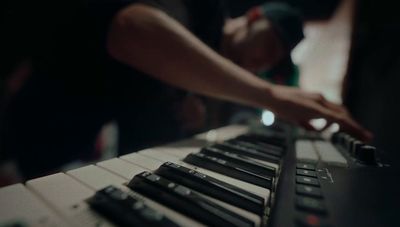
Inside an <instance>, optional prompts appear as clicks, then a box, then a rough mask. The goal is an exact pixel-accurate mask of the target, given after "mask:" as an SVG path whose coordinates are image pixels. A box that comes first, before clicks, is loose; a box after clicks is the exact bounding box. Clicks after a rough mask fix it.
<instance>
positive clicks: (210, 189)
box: [156, 162, 265, 214]
mask: <svg viewBox="0 0 400 227" xmlns="http://www.w3.org/2000/svg"><path fill="white" fill-rule="evenodd" d="M156 173H157V174H158V175H160V176H162V177H165V178H167V179H169V180H171V181H174V182H176V183H178V184H181V185H184V186H186V187H189V188H191V189H194V190H196V191H198V192H201V193H203V194H205V195H209V196H212V197H215V198H217V199H219V200H221V201H224V202H227V203H230V204H233V205H235V206H238V207H240V208H243V209H245V210H248V211H251V212H254V213H257V214H263V211H264V204H265V200H264V199H263V198H262V197H260V196H258V195H254V194H252V193H250V192H248V191H245V190H243V189H241V188H238V187H236V186H234V185H231V184H228V183H225V182H223V181H220V180H218V179H215V178H213V177H210V176H207V175H205V174H202V173H199V172H197V171H195V170H192V169H189V168H186V167H183V166H180V165H177V164H174V163H171V162H166V163H164V164H163V165H162V166H160V168H158V169H157V171H156Z"/></svg>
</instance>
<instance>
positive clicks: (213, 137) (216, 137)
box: [195, 125, 249, 142]
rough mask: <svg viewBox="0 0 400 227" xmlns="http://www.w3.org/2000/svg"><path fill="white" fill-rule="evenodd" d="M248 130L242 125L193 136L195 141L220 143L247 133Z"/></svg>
mask: <svg viewBox="0 0 400 227" xmlns="http://www.w3.org/2000/svg"><path fill="white" fill-rule="evenodd" d="M248 131H249V128H248V127H246V126H243V125H229V126H225V127H222V128H218V130H210V131H207V132H204V133H201V134H198V135H196V136H195V138H196V139H199V140H203V141H209V142H220V141H224V140H228V139H232V138H234V137H236V136H238V135H242V134H244V133H247V132H248Z"/></svg>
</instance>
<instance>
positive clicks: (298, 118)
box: [271, 85, 372, 141]
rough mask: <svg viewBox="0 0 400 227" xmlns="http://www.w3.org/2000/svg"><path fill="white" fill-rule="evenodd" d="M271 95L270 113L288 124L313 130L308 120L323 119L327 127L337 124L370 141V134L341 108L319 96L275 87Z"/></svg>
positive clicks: (342, 128)
mask: <svg viewBox="0 0 400 227" xmlns="http://www.w3.org/2000/svg"><path fill="white" fill-rule="evenodd" d="M271 95H272V100H273V104H272V111H274V112H275V113H276V114H278V115H279V117H281V118H283V119H285V120H287V121H289V122H292V123H295V124H298V125H301V126H303V127H304V128H306V129H310V130H315V129H314V127H313V126H312V125H311V124H310V123H309V122H310V120H312V119H316V118H324V119H326V121H327V122H328V123H327V126H329V125H331V124H332V123H338V124H339V125H340V129H341V130H343V131H346V132H348V133H350V134H352V135H354V136H355V137H357V138H359V139H361V140H364V141H369V140H371V139H372V134H371V133H370V132H369V131H368V130H366V129H365V128H363V127H362V126H360V125H359V124H358V123H357V122H355V121H354V120H353V119H352V117H351V116H350V114H349V112H348V111H347V110H346V109H345V108H344V107H343V106H341V105H337V104H334V103H332V102H329V101H327V100H326V99H325V98H324V97H323V96H322V95H321V94H318V93H311V92H306V91H302V90H300V89H298V88H291V87H285V86H278V85H276V86H274V87H273V88H272V89H271ZM327 126H326V127H327ZM326 127H325V128H326Z"/></svg>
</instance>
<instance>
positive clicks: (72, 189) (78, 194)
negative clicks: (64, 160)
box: [26, 173, 114, 227]
mask: <svg viewBox="0 0 400 227" xmlns="http://www.w3.org/2000/svg"><path fill="white" fill-rule="evenodd" d="M26 186H27V187H28V188H29V189H30V190H32V191H34V192H35V193H36V194H38V195H39V196H40V198H41V199H42V200H44V201H45V202H46V203H48V204H49V206H51V207H52V208H53V209H55V210H56V211H57V212H58V213H60V214H61V215H62V216H63V217H65V218H66V219H67V220H68V222H70V223H73V224H74V226H93V227H99V226H101V227H104V226H114V225H112V224H111V223H109V222H108V221H106V220H105V219H104V218H102V217H100V216H99V215H98V214H96V213H95V212H93V211H92V210H90V208H89V206H88V204H87V203H86V202H85V201H84V200H85V199H88V198H89V197H91V196H92V195H93V194H94V191H93V190H91V189H90V188H88V187H87V186H85V185H83V184H82V183H80V182H78V181H77V180H75V179H73V178H72V177H70V176H68V175H66V174H63V173H57V174H53V175H50V176H46V177H41V178H37V179H34V180H30V181H28V182H27V183H26Z"/></svg>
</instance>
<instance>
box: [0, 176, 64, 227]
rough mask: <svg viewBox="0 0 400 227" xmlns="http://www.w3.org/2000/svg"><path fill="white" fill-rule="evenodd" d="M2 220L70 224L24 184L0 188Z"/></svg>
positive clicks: (45, 226) (34, 223) (37, 226)
mask: <svg viewBox="0 0 400 227" xmlns="http://www.w3.org/2000/svg"><path fill="white" fill-rule="evenodd" d="M0 204H1V205H0V220H1V222H2V223H3V224H4V223H8V222H13V221H17V222H18V223H24V224H27V225H29V226H34V227H41V226H44V227H50V226H52V227H54V226H69V225H68V224H67V222H66V221H64V220H63V219H62V218H61V217H60V216H59V215H58V214H56V212H55V211H53V210H51V209H50V208H49V207H48V206H47V205H46V204H45V203H44V202H43V201H41V200H40V199H39V198H38V197H37V196H36V195H35V194H33V193H32V192H31V191H29V190H28V189H27V188H25V187H24V186H23V185H22V184H14V185H10V186H7V187H4V188H1V189H0Z"/></svg>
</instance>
